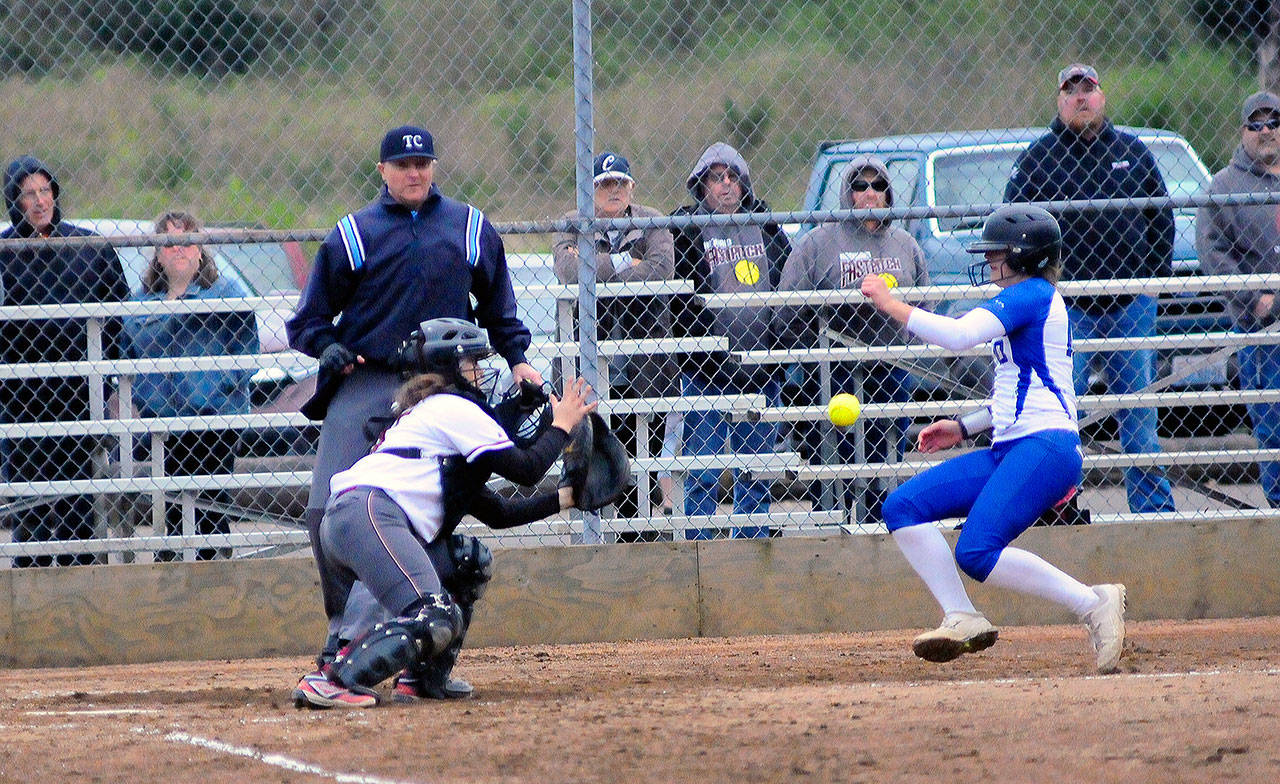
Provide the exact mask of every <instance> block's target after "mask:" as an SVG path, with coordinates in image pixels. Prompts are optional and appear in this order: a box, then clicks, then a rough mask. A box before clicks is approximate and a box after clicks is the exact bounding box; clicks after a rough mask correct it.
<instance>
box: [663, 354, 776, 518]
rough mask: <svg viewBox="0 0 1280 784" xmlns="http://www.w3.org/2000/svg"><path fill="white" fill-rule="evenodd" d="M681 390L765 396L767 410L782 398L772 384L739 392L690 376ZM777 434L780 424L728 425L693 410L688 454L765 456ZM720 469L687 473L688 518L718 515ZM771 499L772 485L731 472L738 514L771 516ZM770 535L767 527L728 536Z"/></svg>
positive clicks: (687, 419)
mask: <svg viewBox="0 0 1280 784" xmlns="http://www.w3.org/2000/svg"><path fill="white" fill-rule="evenodd" d="M680 391H681V394H683V395H684V396H686V397H689V396H694V395H735V394H750V393H763V394H764V395H765V399H766V400H767V401H768V403H769V405H777V404H778V398H779V392H778V385H777V383H775V382H772V381H770V382H769V383H767V384H765V385H764V387H763V388H762V389H756V390H746V389H740V388H739V387H738V385H718V384H715V383H713V382H711V381H709V380H707V379H704V378H696V377H694V376H692V375H688V374H686V375H685V376H683V378H682V379H681V389H680ZM777 429H778V427H777V425H776V424H774V423H772V422H736V421H735V422H730V421H729V420H728V419H726V418H725V417H724V415H723V414H721V413H720V412H718V411H706V410H704V411H689V412H687V413H686V414H685V415H684V454H686V455H715V454H724V453H725V452H726V449H725V447H726V446H728V451H730V452H733V453H735V454H763V453H766V452H769V451H771V450H772V449H773V444H774V441H775V440H776V439H777ZM725 467H726V468H730V467H731V466H725ZM721 470H722V469H720V468H707V469H702V470H698V471H690V472H689V474H688V476H687V477H685V480H684V492H685V501H684V510H685V514H688V515H713V514H715V513H716V491H717V489H718V488H719V486H720V472H721ZM772 495H773V492H772V482H771V480H768V479H751V478H749V477H748V476H746V475H744V474H743V472H742V471H740V470H739V469H736V468H734V469H733V512H734V514H754V513H764V512H768V511H769V506H770V502H771V501H772ZM768 535H769V531H768V528H767V527H766V526H750V527H747V528H736V527H735V528H733V529H731V530H730V536H731V537H732V538H735V539H739V538H763V537H767V536H768ZM690 538H695V539H696V538H706V537H705V535H704V534H703V533H701V532H691V535H690Z"/></svg>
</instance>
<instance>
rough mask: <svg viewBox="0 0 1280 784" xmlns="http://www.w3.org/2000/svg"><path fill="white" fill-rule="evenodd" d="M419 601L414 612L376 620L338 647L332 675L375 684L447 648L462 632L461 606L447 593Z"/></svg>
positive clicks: (346, 680) (352, 682)
mask: <svg viewBox="0 0 1280 784" xmlns="http://www.w3.org/2000/svg"><path fill="white" fill-rule="evenodd" d="M423 601H424V604H422V605H421V606H420V607H419V608H418V609H417V611H416V612H414V614H412V615H402V616H400V617H398V618H392V619H391V620H389V621H387V622H385V623H380V624H377V625H376V626H374V627H373V628H372V629H370V630H369V631H367V632H365V633H364V634H362V635H360V637H359V638H357V639H355V640H352V641H351V644H350V645H348V646H347V647H345V648H343V649H342V650H341V651H339V652H338V656H337V658H336V659H334V660H333V665H332V670H331V673H332V677H333V679H334V680H335V681H337V682H338V683H341V684H342V685H344V686H364V687H366V688H368V687H372V686H376V685H378V684H379V683H381V682H382V681H384V680H386V679H387V678H390V677H391V676H392V675H395V674H396V673H397V672H399V671H400V670H403V669H405V668H406V667H410V666H413V665H415V664H417V663H418V662H422V661H426V660H429V659H431V658H434V657H435V656H437V655H439V654H441V653H443V652H444V651H445V650H447V649H448V648H449V646H450V645H451V644H452V643H453V641H454V639H455V638H456V637H457V636H458V635H459V634H461V633H462V629H463V620H462V609H461V608H460V607H458V605H457V604H455V603H454V601H453V599H452V598H451V597H450V596H449V594H447V593H437V594H432V595H430V596H428V597H426V598H425V599H424V600H423Z"/></svg>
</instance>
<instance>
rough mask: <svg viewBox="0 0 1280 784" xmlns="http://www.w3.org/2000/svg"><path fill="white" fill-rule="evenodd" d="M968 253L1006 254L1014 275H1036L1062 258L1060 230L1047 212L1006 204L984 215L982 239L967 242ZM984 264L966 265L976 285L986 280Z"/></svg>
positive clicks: (1036, 208) (985, 266) (1037, 208)
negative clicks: (999, 251)
mask: <svg viewBox="0 0 1280 784" xmlns="http://www.w3.org/2000/svg"><path fill="white" fill-rule="evenodd" d="M966 250H967V251H969V252H970V253H986V252H987V251H992V250H1003V251H1008V253H1009V256H1008V258H1007V259H1006V260H1005V263H1006V264H1007V265H1009V269H1011V270H1013V271H1014V272H1020V273H1022V274H1024V275H1039V274H1040V273H1041V272H1044V271H1045V270H1046V269H1048V268H1049V267H1052V266H1054V265H1056V264H1057V263H1058V261H1059V260H1060V259H1061V257H1062V229H1060V228H1059V227H1058V221H1057V220H1056V219H1055V218H1054V217H1053V216H1052V215H1050V214H1049V212H1048V211H1047V210H1042V209H1040V208H1039V207H1028V206H1026V205H1024V204H1008V205H1005V206H1004V207H1001V208H999V209H997V210H996V211H995V212H993V213H991V214H990V215H988V216H987V220H986V222H985V223H983V224H982V239H980V240H978V241H977V242H971V243H969V247H968V248H966ZM986 272H987V263H986V261H981V262H977V263H974V264H971V265H969V280H970V282H972V283H973V285H975V286H977V285H979V284H981V283H985V282H988V281H987V280H986V277H985V276H986Z"/></svg>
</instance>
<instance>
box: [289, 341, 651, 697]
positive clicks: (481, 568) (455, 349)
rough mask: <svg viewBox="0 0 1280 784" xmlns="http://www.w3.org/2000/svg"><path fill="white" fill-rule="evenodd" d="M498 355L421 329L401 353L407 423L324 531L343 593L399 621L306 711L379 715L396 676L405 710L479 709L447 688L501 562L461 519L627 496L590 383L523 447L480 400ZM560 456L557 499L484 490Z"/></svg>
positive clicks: (361, 467)
mask: <svg viewBox="0 0 1280 784" xmlns="http://www.w3.org/2000/svg"><path fill="white" fill-rule="evenodd" d="M491 353H492V351H491V349H490V347H489V343H488V338H487V337H486V334H485V332H484V330H482V329H480V328H479V327H477V326H476V325H474V324H472V323H470V322H467V321H463V320H460V319H451V318H439V319H432V320H430V321H424V322H422V324H421V325H420V326H419V329H418V331H416V332H414V334H413V335H412V336H411V337H410V339H409V340H408V341H406V343H405V345H404V346H403V347H402V348H401V357H400V359H401V364H402V367H405V368H411V369H412V371H413V372H415V373H416V375H413V376H412V377H411V378H410V379H409V380H408V381H407V382H406V383H405V384H404V385H403V386H402V387H401V388H400V389H399V390H398V392H397V393H396V398H395V410H396V411H397V412H398V416H397V418H396V419H395V421H394V423H393V424H392V425H391V426H390V427H389V428H388V429H387V430H386V432H385V433H383V435H382V437H381V438H380V439H379V440H378V442H377V443H376V444H375V445H374V447H373V449H372V451H371V452H370V453H369V454H368V455H367V456H365V457H363V458H361V459H360V460H359V461H358V462H357V463H356V464H355V465H354V466H352V467H351V468H350V469H348V470H346V471H342V472H340V473H338V474H336V475H334V477H333V479H332V481H331V483H330V491H331V495H330V497H329V503H328V506H327V508H326V509H325V513H324V521H323V522H322V523H321V526H320V537H321V541H322V542H323V545H324V547H323V552H324V558H325V560H326V561H327V563H325V564H323V565H322V566H323V568H326V569H328V570H329V571H330V573H332V574H334V575H335V576H336V577H337V582H338V584H339V586H340V587H341V589H342V590H344V591H349V590H350V588H351V585H352V584H353V583H354V582H355V581H356V580H360V581H361V582H363V583H364V584H365V585H366V586H368V587H369V590H370V591H371V592H372V593H373V595H374V597H376V598H377V599H378V601H379V602H380V603H381V604H382V605H383V607H384V608H386V610H387V611H388V613H389V614H391V615H393V616H394V617H392V618H391V619H390V620H388V621H385V622H383V623H379V624H376V625H375V626H373V627H372V628H370V629H368V630H367V631H365V632H364V633H362V634H361V635H359V636H358V637H357V638H356V639H354V640H352V641H351V642H350V643H349V644H348V645H346V646H345V647H344V648H342V650H341V651H339V652H338V655H337V658H335V659H334V660H333V661H332V662H330V663H327V664H325V665H324V666H323V667H321V669H319V670H316V671H315V672H311V673H308V674H307V675H304V676H303V677H302V679H301V680H299V681H298V685H297V687H296V688H295V689H294V691H293V699H294V704H295V705H296V706H297V707H299V708H303V707H310V708H331V707H350V708H371V707H374V706H375V705H377V704H378V703H379V702H380V701H381V698H380V696H379V694H378V692H376V691H375V690H374V688H373V687H375V686H377V685H378V684H379V683H381V682H382V681H384V680H386V679H387V678H390V677H391V676H393V675H395V676H397V677H396V681H395V685H394V687H393V690H392V695H393V699H394V700H395V701H397V702H416V701H419V700H424V699H456V698H462V697H468V696H470V695H471V692H472V689H471V686H470V685H469V684H467V683H466V682H465V681H462V680H459V679H454V678H451V677H450V675H451V672H452V669H453V665H454V663H455V662H456V660H457V656H458V651H459V650H460V649H461V647H462V641H463V637H464V636H465V635H466V632H467V628H468V626H469V624H470V621H471V616H472V610H473V608H474V606H475V602H476V600H477V599H479V598H480V596H481V595H482V594H483V593H484V589H485V586H486V584H487V583H488V581H489V579H490V576H491V555H490V552H489V549H488V548H487V547H486V546H485V545H484V544H483V543H481V542H480V541H479V540H478V539H476V538H474V537H471V536H465V535H462V534H457V533H454V529H455V528H456V527H457V525H458V523H459V522H460V521H461V519H462V517H463V515H471V516H473V517H475V518H476V519H478V520H480V521H481V522H483V523H484V524H486V525H488V526H489V527H491V528H511V527H514V526H518V525H523V524H526V523H530V522H533V521H535V520H540V519H542V518H544V517H548V516H550V515H553V514H556V513H557V512H559V511H561V510H563V509H568V508H570V507H577V508H579V509H584V510H594V509H599V508H600V507H603V506H606V505H608V504H610V503H613V502H615V501H616V500H617V499H618V498H619V497H621V496H622V495H623V493H625V492H626V490H627V488H628V487H629V484H630V466H629V462H628V459H627V456H626V453H625V452H624V451H623V450H622V447H621V444H620V443H619V442H618V440H617V437H616V436H614V435H613V434H612V433H611V432H609V430H608V428H607V427H606V426H605V425H604V422H603V420H601V419H600V417H599V415H597V414H595V413H594V411H595V409H596V406H597V403H588V402H587V397H588V396H589V395H590V394H591V388H590V387H589V386H587V384H586V382H585V381H583V380H582V379H581V378H579V379H577V380H575V381H572V382H569V383H567V384H566V385H565V389H564V396H563V397H562V398H557V397H556V396H554V395H551V396H550V400H551V417H550V424H549V426H548V427H546V428H545V429H543V431H542V432H541V433H540V434H539V435H538V436H537V438H536V440H534V441H533V442H532V443H531V444H530V445H529V446H528V447H520V446H517V444H516V443H515V440H514V437H513V436H512V435H509V434H508V433H507V432H506V431H505V430H504V429H503V427H502V426H501V425H500V424H499V420H498V417H497V416H496V415H495V413H494V412H493V410H492V409H490V408H489V406H488V405H487V402H486V400H487V397H486V395H485V393H484V392H483V391H482V390H483V389H485V388H486V387H487V386H490V385H491V383H492V381H494V380H496V376H497V373H496V371H490V370H483V369H482V368H481V366H480V365H479V360H481V359H483V358H484V357H486V356H489V355H490V354H491ZM566 446H567V448H566ZM562 450H564V452H565V458H564V474H563V476H562V477H561V480H560V486H559V487H558V489H557V490H556V491H554V492H545V493H541V494H537V495H534V496H531V497H520V498H505V497H503V496H500V495H498V494H497V493H495V492H493V491H492V490H490V489H488V488H487V487H486V486H485V483H486V482H487V480H488V479H489V478H490V476H491V475H492V474H495V473H496V474H498V475H500V476H503V477H505V478H507V479H509V480H511V481H513V482H516V483H518V484H521V485H526V486H531V485H533V484H534V483H536V482H537V481H538V480H539V479H541V478H542V476H543V475H544V474H545V473H546V472H547V469H548V468H550V467H551V465H552V463H554V462H555V460H556V458H557V457H558V456H559V455H560V453H561V451H562ZM341 598H344V599H345V597H341ZM344 603H345V602H342V601H340V602H337V603H336V605H335V606H338V607H341V606H343V604H344Z"/></svg>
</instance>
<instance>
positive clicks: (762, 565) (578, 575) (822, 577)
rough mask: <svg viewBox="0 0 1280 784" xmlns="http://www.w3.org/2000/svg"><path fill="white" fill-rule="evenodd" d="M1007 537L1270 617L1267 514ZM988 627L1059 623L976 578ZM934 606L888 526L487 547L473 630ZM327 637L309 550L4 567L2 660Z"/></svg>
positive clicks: (1156, 594)
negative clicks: (805, 533) (487, 567)
mask: <svg viewBox="0 0 1280 784" xmlns="http://www.w3.org/2000/svg"><path fill="white" fill-rule="evenodd" d="M1018 545H1019V546H1021V547H1024V548H1026V549H1029V550H1032V551H1033V552H1036V553H1039V554H1041V555H1043V556H1045V557H1046V558H1048V559H1049V560H1050V561H1051V562H1053V563H1054V564H1056V565H1058V566H1060V567H1062V568H1063V569H1065V570H1066V571H1068V572H1069V573H1071V574H1073V575H1075V576H1077V577H1079V578H1080V579H1081V580H1084V581H1086V582H1114V581H1120V582H1124V583H1126V584H1127V585H1128V587H1129V617H1131V618H1133V619H1135V620H1140V619H1150V618H1174V619H1190V618H1206V617H1247V616H1260V615H1280V558H1277V557H1276V555H1275V554H1276V553H1278V552H1280V524H1276V523H1269V522H1265V521H1264V522H1226V523H1218V522H1215V523H1203V524H1197V523H1192V524H1186V523H1149V524H1140V525H1117V526H1090V527H1087V528H1085V527H1075V528H1037V529H1033V530H1031V531H1029V532H1028V533H1026V534H1024V535H1023V537H1022V538H1020V539H1019V540H1018ZM972 594H973V597H974V601H975V603H976V604H978V606H979V607H981V608H982V609H983V610H985V611H986V612H987V614H988V615H989V616H990V617H991V619H992V620H993V621H994V622H995V623H997V624H999V625H1017V624H1030V623H1072V622H1074V621H1075V619H1074V618H1073V617H1071V615H1070V614H1069V613H1067V612H1065V611H1063V610H1061V609H1059V608H1057V607H1055V606H1052V605H1047V604H1046V603H1044V602H1042V601H1040V600H1037V599H1033V598H1028V597H1022V596H1018V595H1015V594H1011V593H1008V592H1005V591H1000V590H998V589H989V588H986V587H984V586H981V585H976V586H973V589H972ZM937 620H938V610H937V608H936V606H935V605H934V603H933V600H932V599H931V598H930V597H929V595H928V594H927V592H926V591H925V589H924V587H923V585H922V584H921V583H920V581H919V580H918V579H917V578H916V576H915V574H914V573H913V572H912V571H911V569H910V567H909V566H908V565H907V563H906V561H904V560H903V558H902V556H901V555H900V554H899V553H898V550H897V548H896V547H895V546H894V544H893V542H892V540H891V538H890V537H888V536H845V537H840V538H832V539H818V538H800V537H797V538H784V539H771V540H737V541H722V542H675V543H655V544H631V545H604V546H577V547H548V548H538V549H527V550H526V549H511V550H500V551H498V552H497V553H496V554H495V578H494V581H493V583H492V584H491V586H490V589H489V591H488V593H487V594H486V595H485V597H484V599H483V600H482V601H481V603H480V605H479V606H478V608H477V612H476V618H475V622H474V624H473V628H472V633H471V635H470V636H469V638H468V644H469V645H475V646H486V645H522V644H537V643H543V644H553V643H567V642H589V641H607V640H621V639H653V638H666V637H695V636H734V635H742V634H782V633H799V632H830V631H861V630H873V629H898V628H908V629H914V628H921V629H923V628H925V627H929V626H931V625H933V624H934V623H936V622H937ZM323 636H324V620H323V618H322V613H321V611H320V591H319V584H318V580H317V577H316V574H315V569H314V566H313V565H312V563H311V560H310V559H307V558H281V559H264V560H246V561H219V562H212V563H197V564H172V563H167V564H152V565H129V566H95V567H66V568H59V569H24V570H19V569H11V570H5V571H2V572H0V665H3V666H5V667H49V666H73V665H87V664H119V663H129V662H147V661H164V660H184V659H222V658H245V657H259V656H281V655H296V656H298V657H300V658H303V659H306V658H309V657H310V656H311V655H312V654H313V653H314V652H315V649H316V648H317V647H318V645H319V643H320V642H321V640H322V638H323Z"/></svg>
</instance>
